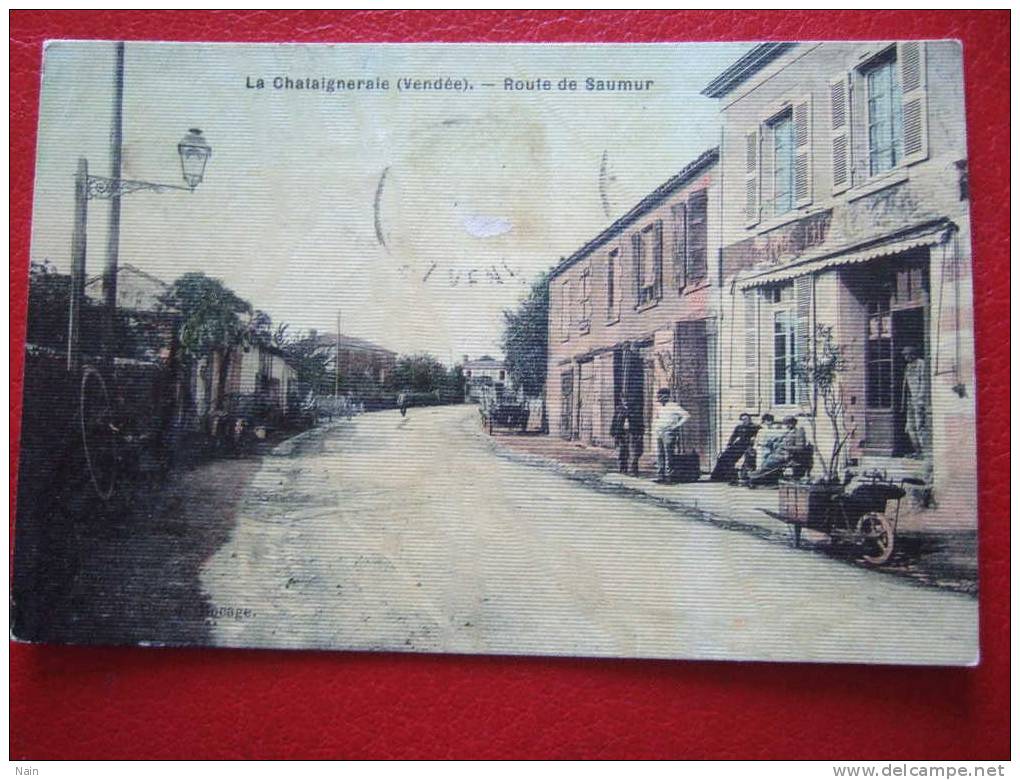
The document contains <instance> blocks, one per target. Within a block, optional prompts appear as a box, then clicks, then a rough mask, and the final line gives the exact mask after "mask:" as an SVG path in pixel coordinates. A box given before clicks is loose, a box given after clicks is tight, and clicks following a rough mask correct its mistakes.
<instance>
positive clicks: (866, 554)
mask: <svg viewBox="0 0 1020 780" xmlns="http://www.w3.org/2000/svg"><path fill="white" fill-rule="evenodd" d="M893 533H894V532H893V526H892V523H891V522H889V518H887V517H886V516H885V515H880V514H879V513H878V512H869V513H868V514H866V515H864V517H862V518H861V520H860V522H859V523H858V524H857V534H858V538H859V539H860V544H861V558H862V559H864V560H865V561H867V562H868V563H871V564H874V565H876V566H878V565H880V564H883V563H885V562H886V561H888V560H889V557H890V556H891V555H892V553H893Z"/></svg>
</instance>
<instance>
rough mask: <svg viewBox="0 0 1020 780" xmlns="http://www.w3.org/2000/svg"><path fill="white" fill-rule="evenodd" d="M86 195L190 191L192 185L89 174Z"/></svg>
mask: <svg viewBox="0 0 1020 780" xmlns="http://www.w3.org/2000/svg"><path fill="white" fill-rule="evenodd" d="M85 189H86V196H87V197H88V199H89V200H97V199H98V200H109V199H110V198H119V197H120V196H122V195H130V194H131V193H132V192H139V191H141V190H150V191H152V192H166V191H167V190H184V191H185V192H191V191H192V189H193V188H192V187H181V186H179V185H175V184H155V183H153V182H149V181H136V180H134V179H109V178H107V177H106V176H89V177H88V179H87V181H86V188H85Z"/></svg>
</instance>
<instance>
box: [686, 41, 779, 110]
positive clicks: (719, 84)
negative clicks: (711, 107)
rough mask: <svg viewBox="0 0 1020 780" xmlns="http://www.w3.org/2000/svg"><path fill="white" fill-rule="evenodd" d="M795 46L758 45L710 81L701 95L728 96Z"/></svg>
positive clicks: (774, 43)
mask: <svg viewBox="0 0 1020 780" xmlns="http://www.w3.org/2000/svg"><path fill="white" fill-rule="evenodd" d="M795 45H796V44H794V43H783V42H769V43H759V44H758V45H757V46H755V47H754V48H753V49H751V50H750V51H749V52H747V53H746V54H744V56H742V57H741V58H740V59H738V60H737V61H736V62H734V63H733V64H732V65H730V66H729V67H728V68H727V69H726V70H724V71H723V72H722V73H720V74H719V75H718V76H716V77H715V78H714V79H712V80H711V81H710V82H709V83H708V86H706V87H705V88H704V89H703V90H701V94H702V95H706V96H707V97H711V98H720V97H723V96H724V95H727V94H729V93H730V92H732V91H733V90H734V89H736V88H737V87H738V86H740V85H741V84H743V83H744V82H745V81H747V80H748V79H749V78H751V76H753V75H754V74H755V73H757V72H758V71H759V70H761V69H762V68H764V67H765V66H766V65H768V64H769V63H770V62H772V60H774V59H775V58H776V57H778V56H779V55H780V54H782V53H783V52H785V51H787V50H789V49H791V48H793V47H794V46H795Z"/></svg>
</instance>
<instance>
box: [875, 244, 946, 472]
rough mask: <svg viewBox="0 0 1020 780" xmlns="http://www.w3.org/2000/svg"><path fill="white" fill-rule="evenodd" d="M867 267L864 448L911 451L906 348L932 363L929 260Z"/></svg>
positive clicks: (883, 452) (887, 452)
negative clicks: (929, 318)
mask: <svg viewBox="0 0 1020 780" xmlns="http://www.w3.org/2000/svg"><path fill="white" fill-rule="evenodd" d="M925 254H926V253H925ZM864 271H865V272H866V274H867V276H865V277H864V279H865V280H866V281H865V282H864V284H863V285H862V287H861V289H862V290H863V292H864V295H862V296H861V297H862V298H864V303H865V307H866V315H867V316H866V323H867V324H866V333H865V339H866V348H865V381H866V393H865V397H866V402H867V405H866V414H865V429H866V432H865V450H866V451H867V452H868V453H871V454H874V455H885V456H902V455H907V454H911V453H913V451H914V448H913V445H912V443H911V441H910V438H909V436H908V435H907V432H906V424H907V407H906V400H907V399H906V394H905V392H904V373H905V369H906V360H905V357H904V351H905V350H906V349H907V348H911V349H912V350H913V351H914V352H915V354H916V355H917V356H918V357H919V358H920V359H921V360H922V361H924V366H925V368H927V367H928V365H929V362H928V354H929V349H928V338H927V333H928V264H927V262H926V261H921V260H915V259H912V258H911V259H910V260H907V259H906V258H904V259H903V260H900V261H899V262H897V261H896V260H892V261H887V262H885V263H881V264H877V265H876V267H874V268H865V269H864Z"/></svg>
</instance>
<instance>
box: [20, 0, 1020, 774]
mask: <svg viewBox="0 0 1020 780" xmlns="http://www.w3.org/2000/svg"><path fill="white" fill-rule="evenodd" d="M1009 21H1010V19H1009V12H1008V11H1003V12H973V11H970V12H937V11H936V12H920V11H902V12H877V11H861V12H833V11H825V12H810V11H792V12H721V11H716V12H669V13H667V12H488V11H485V12H456V13H441V12H407V11H404V12H400V11H376V12H366V11H361V12H324V11H315V12H267V11H257V12H241V11H229V12H214V13H209V12H200V11H191V12H170V13H166V12H105V13H97V12H28V11H22V12H17V11H16V12H12V13H11V18H10V25H11V26H10V35H11V82H10V90H11V128H10V129H11V266H10V294H11V336H10V338H11V344H10V345H11V407H10V422H11V458H12V463H13V462H14V459H15V457H16V455H17V440H18V428H19V424H20V399H21V373H22V362H23V359H22V349H23V343H24V334H25V324H24V318H25V304H26V284H27V268H28V252H29V238H30V217H31V205H32V175H33V161H34V159H35V139H36V118H37V105H38V99H39V68H40V60H41V52H42V49H41V44H42V42H43V41H44V40H45V39H47V38H106V39H117V38H120V39H128V40H132V39H161V40H181V41H204V40H207V41H227V40H234V41H697V40H723V39H729V40H732V39H743V40H755V39H779V40H784V39H825V38H834V37H835V38H857V39H867V38H926V37H927V38H946V37H953V38H959V39H961V40H962V41H963V43H964V46H965V57H966V65H965V67H966V80H967V110H968V117H969V120H970V123H969V133H970V172H971V173H970V177H971V191H972V193H973V201H972V208H973V218H974V229H973V235H974V258H975V269H974V271H975V290H976V300H975V306H976V319H977V349H978V355H979V360H978V371H979V375H978V393H977V397H978V403H979V405H980V425H979V431H978V435H979V440H980V453H981V455H980V462H979V469H980V480H981V494H980V512H981V545H980V555H981V645H982V661H981V665H980V666H979V667H978V668H975V669H968V670H948V669H912V668H891V667H865V666H821V665H816V666H811V665H794V664H737V663H701V662H681V661H677V662H648V661H626V660H621V661H604V660H584V659H543V658H492V657H488V658H487V657H465V656H404V655H385V654H379V655H372V654H357V653H313V652H260V651H227V650H151V649H150V650H146V649H130V648H76V647H55V646H54V647H44V646H34V647H33V646H24V645H14V644H12V645H11V757H12V758H20V759H26V758H32V759H44V758H50V759H54V758H184V757H187V758H269V757H273V758H282V757H294V758H299V757H300V758H397V757H432V758H443V757H480V758H500V757H549V758H556V757H581V758H610V757H614V758H624V757H631V758H646V757H647V758H651V757H672V758H843V759H849V758H915V759H916V758H928V759H937V758H943V759H945V758H988V759H991V758H1005V757H1008V756H1009V645H1010V639H1009V536H1010V534H1009V500H1010V499H1009V475H1008V471H1009V458H1010V449H1009V448H1010V432H1009V305H1010V299H1009V194H1010V193H1009V170H1010V166H1009V61H1010V54H1009ZM14 485H15V477H14V475H13V474H12V476H11V490H12V496H13V488H14ZM13 503H14V499H13V497H12V499H11V505H12V517H13Z"/></svg>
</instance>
